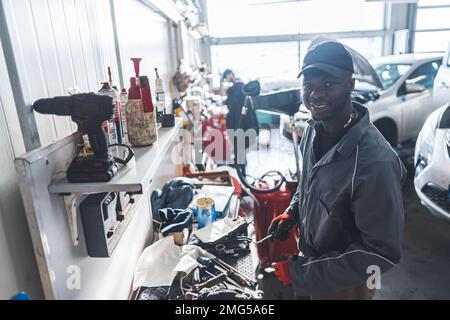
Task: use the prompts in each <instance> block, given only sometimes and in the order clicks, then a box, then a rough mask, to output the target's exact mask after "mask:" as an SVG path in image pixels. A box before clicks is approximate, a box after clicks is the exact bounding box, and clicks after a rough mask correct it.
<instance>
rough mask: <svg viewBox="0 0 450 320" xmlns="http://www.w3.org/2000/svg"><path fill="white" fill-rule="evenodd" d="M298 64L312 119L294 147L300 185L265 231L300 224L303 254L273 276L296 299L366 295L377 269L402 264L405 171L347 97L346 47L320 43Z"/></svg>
mask: <svg viewBox="0 0 450 320" xmlns="http://www.w3.org/2000/svg"><path fill="white" fill-rule="evenodd" d="M303 62H304V64H303V67H302V69H301V72H300V74H299V76H298V77H301V76H303V83H302V101H303V103H304V105H305V106H306V107H307V108H308V109H309V110H310V112H311V114H312V119H311V120H310V121H309V126H308V127H307V129H306V130H305V132H304V134H303V137H302V141H301V143H300V146H299V148H300V152H301V156H302V157H301V158H302V160H301V168H302V171H301V177H300V183H299V187H298V190H297V193H296V194H295V195H294V197H293V199H292V201H291V204H290V206H289V208H288V209H287V210H286V211H285V213H284V214H282V215H280V216H279V217H277V218H275V219H274V220H273V221H272V224H271V226H270V228H269V232H275V237H276V238H277V239H280V240H283V239H285V238H287V236H288V234H289V231H290V230H291V228H292V227H293V226H294V225H298V227H299V228H300V237H299V240H298V245H299V249H300V251H301V252H302V254H301V255H299V256H294V257H290V258H289V260H288V261H286V262H280V263H276V264H274V267H275V268H276V269H277V270H276V271H275V273H276V274H277V275H278V277H279V279H280V280H282V281H283V282H284V283H285V284H289V283H290V282H291V281H292V285H293V289H294V291H295V294H296V296H309V297H311V298H312V299H371V298H372V296H373V294H374V289H373V287H374V286H376V285H377V284H378V283H379V282H377V281H374V280H379V279H376V275H377V271H379V272H380V273H382V272H385V271H386V270H388V269H390V268H391V267H392V266H394V265H395V264H397V263H398V262H399V261H400V255H401V253H400V252H401V244H402V236H403V215H404V212H403V199H402V191H401V187H402V184H403V182H404V180H405V177H406V170H405V168H404V166H403V164H402V163H401V161H400V159H399V158H398V156H397V154H396V153H395V152H394V151H393V150H392V148H391V147H390V145H389V143H388V142H386V140H385V139H384V138H383V136H382V135H381V134H380V132H379V131H378V130H377V129H376V128H375V126H374V125H373V124H372V123H371V122H370V120H369V114H368V111H367V109H366V108H365V107H363V106H362V105H360V104H358V103H355V102H352V101H351V92H352V91H353V89H354V86H355V80H354V79H353V78H352V74H353V73H354V69H353V61H352V58H351V55H350V54H349V52H348V51H347V50H346V49H345V47H344V46H343V45H342V44H340V43H338V42H334V41H327V42H322V43H319V44H317V45H315V46H314V47H312V48H311V49H310V50H309V51H308V53H307V54H306V56H305V59H304V61H303ZM374 272H375V278H373V277H371V276H373V275H374Z"/></svg>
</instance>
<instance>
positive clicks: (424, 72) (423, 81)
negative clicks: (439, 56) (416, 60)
mask: <svg viewBox="0 0 450 320" xmlns="http://www.w3.org/2000/svg"><path fill="white" fill-rule="evenodd" d="M440 65H441V61H432V62H428V63H426V64H424V65H422V66H420V67H419V68H417V69H416V70H415V71H414V72H413V73H411V75H410V76H409V77H408V79H407V80H406V83H407V84H417V85H421V86H423V87H425V88H426V89H431V88H433V83H434V78H436V74H437V72H438V69H439V66H440Z"/></svg>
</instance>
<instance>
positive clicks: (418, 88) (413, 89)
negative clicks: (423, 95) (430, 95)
mask: <svg viewBox="0 0 450 320" xmlns="http://www.w3.org/2000/svg"><path fill="white" fill-rule="evenodd" d="M426 89H427V88H425V86H423V85H421V84H417V83H406V84H405V94H409V93H419V92H424V91H425V90H426Z"/></svg>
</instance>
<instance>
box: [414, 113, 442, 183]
mask: <svg viewBox="0 0 450 320" xmlns="http://www.w3.org/2000/svg"><path fill="white" fill-rule="evenodd" d="M437 111H439V110H436V111H435V112H433V113H432V114H431V115H430V116H429V117H428V119H427V120H426V121H425V124H424V125H423V127H422V130H421V131H420V133H419V136H418V137H417V142H416V150H415V153H414V163H415V168H416V175H417V174H418V173H419V172H420V171H422V170H423V169H424V168H425V167H426V166H428V164H430V162H431V160H432V159H433V150H434V140H435V137H436V129H437V127H438V121H439V116H440V112H437Z"/></svg>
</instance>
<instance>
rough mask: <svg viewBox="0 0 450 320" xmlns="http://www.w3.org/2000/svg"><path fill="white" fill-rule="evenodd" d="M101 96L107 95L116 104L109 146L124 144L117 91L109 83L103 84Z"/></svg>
mask: <svg viewBox="0 0 450 320" xmlns="http://www.w3.org/2000/svg"><path fill="white" fill-rule="evenodd" d="M98 93H99V94H101V95H107V96H110V97H112V98H113V103H114V115H113V119H112V121H109V123H108V125H107V127H108V131H109V132H108V134H109V144H117V143H122V142H123V141H122V137H123V136H122V135H123V130H122V124H121V120H120V99H119V95H118V93H117V91H116V90H114V89H113V88H112V87H111V85H110V83H109V82H103V84H102V88H101V89H100V90H99V91H98Z"/></svg>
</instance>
